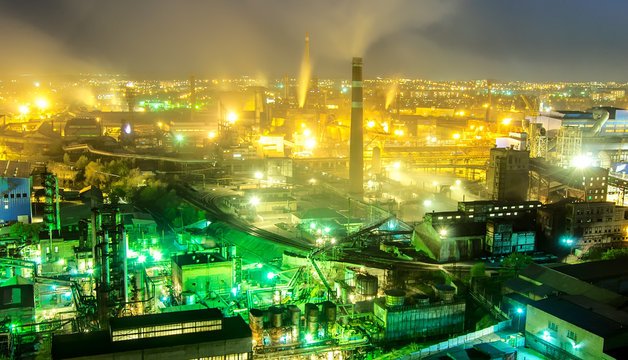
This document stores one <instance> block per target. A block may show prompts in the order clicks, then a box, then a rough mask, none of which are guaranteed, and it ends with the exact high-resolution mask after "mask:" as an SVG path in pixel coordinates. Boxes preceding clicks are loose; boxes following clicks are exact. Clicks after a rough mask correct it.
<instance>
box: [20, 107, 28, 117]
mask: <svg viewBox="0 0 628 360" xmlns="http://www.w3.org/2000/svg"><path fill="white" fill-rule="evenodd" d="M19 111H20V114H22V115H26V114H28V113H29V111H30V109H29V108H28V105H21V106H20V108H19Z"/></svg>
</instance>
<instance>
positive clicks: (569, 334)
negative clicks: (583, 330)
mask: <svg viewBox="0 0 628 360" xmlns="http://www.w3.org/2000/svg"><path fill="white" fill-rule="evenodd" d="M567 338H568V339H571V340H573V341H578V336H577V335H576V333H575V332H573V331H571V330H567Z"/></svg>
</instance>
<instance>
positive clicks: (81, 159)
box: [75, 155, 89, 170]
mask: <svg viewBox="0 0 628 360" xmlns="http://www.w3.org/2000/svg"><path fill="white" fill-rule="evenodd" d="M87 164H89V159H88V158H87V156H85V155H81V157H79V158H78V160H76V164H75V165H76V167H77V168H78V169H81V170H83V169H85V167H86V166H87Z"/></svg>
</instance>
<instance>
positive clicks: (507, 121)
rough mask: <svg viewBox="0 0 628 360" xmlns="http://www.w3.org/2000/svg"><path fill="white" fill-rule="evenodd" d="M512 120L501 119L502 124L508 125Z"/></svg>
mask: <svg viewBox="0 0 628 360" xmlns="http://www.w3.org/2000/svg"><path fill="white" fill-rule="evenodd" d="M511 121H512V119H511V118H505V119H504V120H502V124H503V125H510V122H511Z"/></svg>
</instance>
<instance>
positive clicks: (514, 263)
mask: <svg viewBox="0 0 628 360" xmlns="http://www.w3.org/2000/svg"><path fill="white" fill-rule="evenodd" d="M529 264H532V257H531V256H530V255H526V254H523V253H512V254H510V255H508V256H507V257H505V258H504V261H502V267H503V269H504V270H506V271H507V272H512V271H514V274H515V275H517V274H518V273H519V270H521V269H523V268H524V267H526V266H528V265H529Z"/></svg>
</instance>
